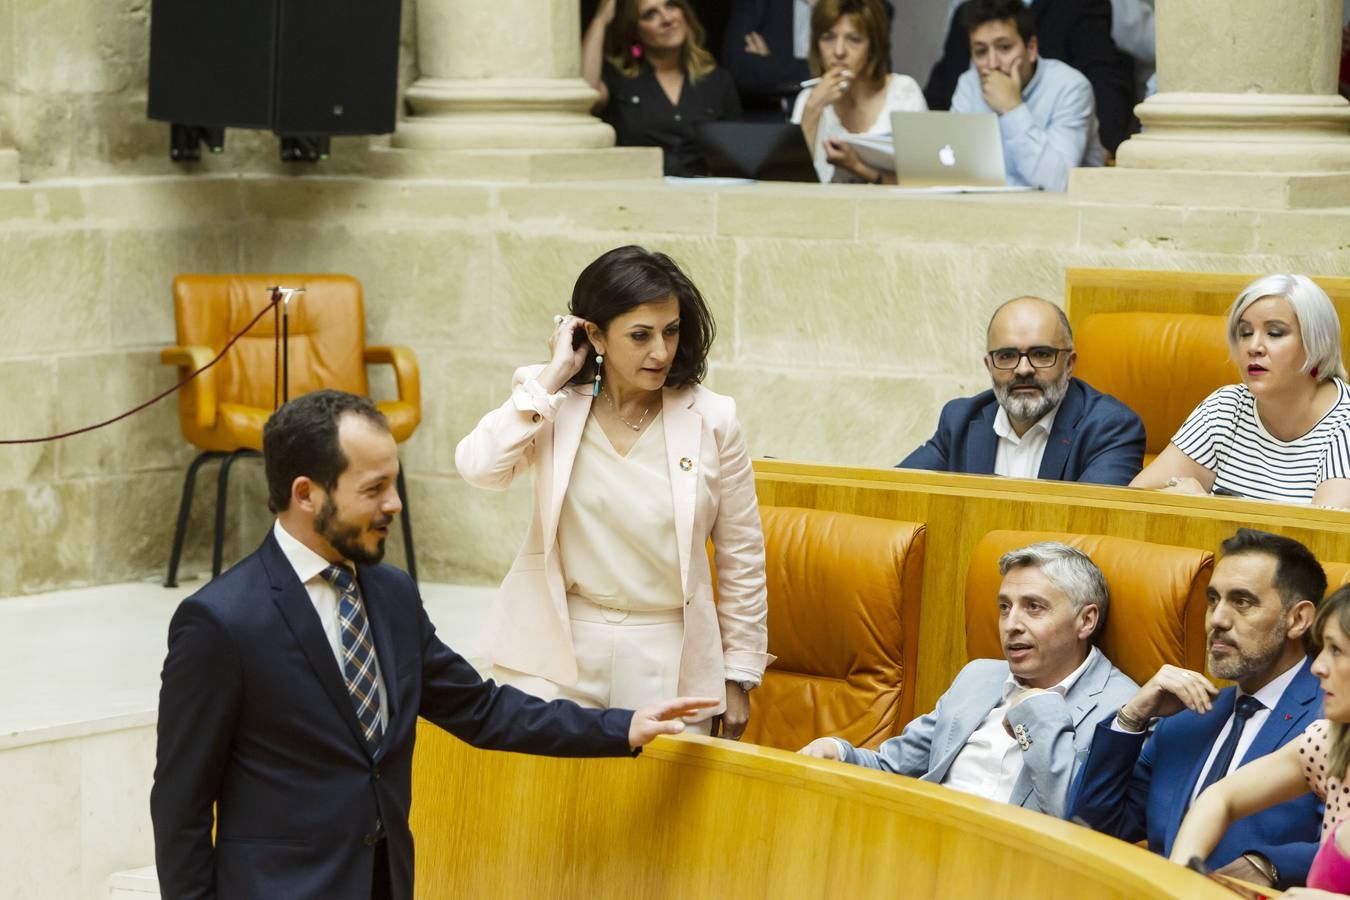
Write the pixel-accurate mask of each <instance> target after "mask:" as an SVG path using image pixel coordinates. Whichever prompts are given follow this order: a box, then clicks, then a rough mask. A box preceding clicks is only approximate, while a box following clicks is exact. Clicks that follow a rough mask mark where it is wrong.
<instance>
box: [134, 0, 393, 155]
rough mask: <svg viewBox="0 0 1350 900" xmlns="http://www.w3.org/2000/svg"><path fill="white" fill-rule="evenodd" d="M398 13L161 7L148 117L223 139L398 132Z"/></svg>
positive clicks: (365, 5)
mask: <svg viewBox="0 0 1350 900" xmlns="http://www.w3.org/2000/svg"><path fill="white" fill-rule="evenodd" d="M400 6H401V4H399V3H398V2H390V0H384V2H375V0H323V2H320V0H153V3H152V6H151V18H150V90H149V104H148V112H149V116H150V118H152V119H160V120H162V121H167V122H172V123H174V124H175V126H176V127H180V126H190V127H194V128H196V129H200V130H205V131H208V132H209V131H212V130H215V132H216V133H218V132H219V129H222V128H225V127H230V128H260V129H268V130H271V131H274V132H276V133H277V134H279V135H281V136H283V137H294V138H326V137H327V136H329V135H335V134H339V135H340V134H386V133H388V132H391V131H393V130H394V121H395V118H396V114H397V108H398V47H399V14H400ZM217 149H218V148H217Z"/></svg>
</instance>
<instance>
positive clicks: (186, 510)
mask: <svg viewBox="0 0 1350 900" xmlns="http://www.w3.org/2000/svg"><path fill="white" fill-rule="evenodd" d="M224 455H225V454H224V453H221V452H220V451H219V450H203V451H202V452H201V453H198V454H197V458H196V459H194V460H193V461H192V464H191V465H189V466H188V470H187V477H186V478H185V479H183V497H182V499H181V500H179V501H178V522H177V524H176V525H174V529H173V549H172V550H170V551H169V571H168V573H167V574H166V575H165V576H164V586H165V587H166V588H171V587H178V563H179V560H181V559H182V556H183V541H184V540H185V539H186V538H187V526H188V519H189V518H190V517H191V515H192V490H193V487H194V485H195V484H196V482H197V470H198V469H200V468H201V467H202V463H204V462H208V461H210V460H213V459H219V458H220V457H222V456H224Z"/></svg>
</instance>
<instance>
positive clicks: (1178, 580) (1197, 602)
mask: <svg viewBox="0 0 1350 900" xmlns="http://www.w3.org/2000/svg"><path fill="white" fill-rule="evenodd" d="M1037 541H1060V542H1062V543H1065V544H1068V545H1069V546H1071V547H1075V548H1077V549H1079V550H1082V551H1083V552H1084V553H1086V554H1087V555H1088V556H1090V557H1091V558H1092V561H1093V562H1095V563H1096V564H1097V566H1098V568H1100V569H1101V570H1102V574H1103V575H1105V576H1106V585H1107V589H1108V590H1109V591H1110V597H1111V602H1110V606H1109V610H1108V613H1107V617H1106V630H1105V631H1104V632H1103V634H1102V636H1101V639H1100V642H1099V645H1100V647H1101V649H1102V652H1103V653H1105V654H1106V656H1107V657H1108V658H1109V659H1110V660H1111V662H1113V663H1115V665H1116V668H1118V669H1120V670H1121V671H1122V672H1124V673H1125V674H1127V675H1129V676H1130V677H1131V678H1133V679H1134V680H1135V682H1137V683H1138V684H1143V683H1144V682H1145V681H1147V680H1148V679H1150V678H1152V677H1153V675H1154V673H1155V672H1157V671H1158V669H1159V668H1160V667H1161V666H1162V664H1163V663H1172V664H1173V665H1177V666H1184V667H1185V668H1188V669H1193V670H1195V671H1197V672H1203V671H1204V669H1205V607H1206V600H1205V588H1206V587H1208V586H1209V577H1210V575H1211V574H1213V571H1214V554H1213V553H1210V552H1209V551H1208V550H1195V549H1192V548H1190V547H1171V546H1167V545H1165V544H1150V543H1147V542H1145V541H1135V540H1130V539H1128V538H1119V537H1111V536H1108V535H1100V534H1062V533H1054V532H1044V531H991V532H989V533H988V534H986V535H985V536H984V537H983V538H981V539H980V542H979V543H978V544H977V545H976V546H975V552H974V553H973V554H971V557H970V568H969V569H968V570H967V572H966V654H967V656H968V657H969V658H971V659H979V658H994V659H1001V658H1002V657H1003V649H1002V643H1001V641H1000V640H999V634H998V603H997V598H998V588H999V584H1000V583H1001V582H1002V580H1003V579H1002V576H1001V575H999V573H998V560H999V557H1000V556H1002V555H1003V554H1004V553H1006V552H1008V551H1009V550H1015V549H1017V548H1019V547H1025V546H1026V545H1027V544H1033V543H1035V542H1037Z"/></svg>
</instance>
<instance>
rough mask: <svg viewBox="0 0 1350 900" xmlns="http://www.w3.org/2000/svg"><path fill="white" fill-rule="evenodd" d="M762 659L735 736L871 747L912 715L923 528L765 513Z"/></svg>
mask: <svg viewBox="0 0 1350 900" xmlns="http://www.w3.org/2000/svg"><path fill="white" fill-rule="evenodd" d="M760 516H761V518H762V520H763V523H764V546H765V555H766V560H767V566H766V568H767V574H768V589H769V652H770V653H773V654H775V655H776V656H777V657H778V659H777V660H776V661H775V662H774V664H773V665H772V666H771V667H770V668H769V670H768V671H767V672H765V673H764V681H763V684H761V685H760V687H759V688H758V689H757V690H755V691H752V692H751V693H750V722H749V724H748V725H747V727H746V730H745V734H744V735H743V739H744V740H746V741H750V742H753V743H756V744H767V745H768V746H771V747H781V748H783V749H787V750H796V749H798V748H800V747H803V746H805V745H806V744H807V743H809V742H810V741H811V740H812V739H814V738H816V737H819V736H820V735H822V734H833V735H838V736H839V737H842V738H844V739H845V740H847V741H849V742H850V743H852V744H854V745H855V746H867V747H876V746H877V745H878V744H880V743H881V742H882V741H883V740H885V739H886V738H888V737H891V736H892V735H895V734H898V733H899V732H900V731H901V729H903V728H904V726H905V723H907V722H908V721H909V720H910V717H911V716H912V715H913V708H914V688H913V683H914V677H915V661H916V659H917V658H918V651H919V600H920V596H921V593H922V590H923V555H924V531H925V529H924V526H923V525H919V524H915V523H912V522H896V521H892V520H890V519H874V518H870V517H868V516H856V515H851V514H849V513H836V512H826V511H823V510H816V509H797V508H793V507H773V506H765V507H761V508H760Z"/></svg>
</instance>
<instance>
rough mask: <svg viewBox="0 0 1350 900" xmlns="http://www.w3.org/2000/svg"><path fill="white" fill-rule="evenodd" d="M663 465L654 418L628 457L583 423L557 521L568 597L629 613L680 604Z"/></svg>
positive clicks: (661, 437) (661, 435)
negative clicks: (575, 595) (575, 596)
mask: <svg viewBox="0 0 1350 900" xmlns="http://www.w3.org/2000/svg"><path fill="white" fill-rule="evenodd" d="M669 466H670V463H669V461H668V460H667V459H666V431H665V425H664V424H663V422H662V419H661V414H660V413H659V412H658V413H657V414H656V418H655V419H653V420H652V423H651V424H650V425H648V426H647V430H646V431H644V432H643V433H642V435H641V436H640V437H639V438H638V440H637V443H636V444H634V445H633V448H632V449H631V450H630V451H629V452H628V455H627V456H620V455H619V453H618V451H616V450H615V449H614V445H613V444H611V443H610V442H609V438H608V437H607V436H606V435H605V432H604V429H603V428H601V427H600V423H599V422H597V421H596V419H595V416H590V417H588V418H587V420H586V427H585V429H584V430H583V431H582V432H581V445H580V446H579V447H578V448H577V456H576V461H575V462H574V463H573V464H572V476H571V478H570V480H569V481H568V483H567V493H566V494H565V495H563V503H562V510H561V513H560V515H559V518H558V549H559V552H560V556H561V561H562V570H563V582H564V584H565V585H566V587H567V592H568V593H569V594H579V595H580V596H582V597H585V598H586V599H587V600H590V601H591V602H592V603H598V604H600V605H601V606H610V607H614V608H615V609H627V610H633V611H639V610H641V611H644V612H651V611H656V610H667V609H680V608H681V607H683V606H684V591H683V589H682V588H681V586H680V548H679V542H678V538H677V537H676V534H675V500H674V495H673V494H672V493H671V487H670V468H669Z"/></svg>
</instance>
